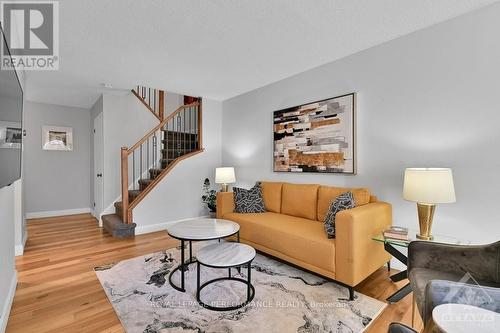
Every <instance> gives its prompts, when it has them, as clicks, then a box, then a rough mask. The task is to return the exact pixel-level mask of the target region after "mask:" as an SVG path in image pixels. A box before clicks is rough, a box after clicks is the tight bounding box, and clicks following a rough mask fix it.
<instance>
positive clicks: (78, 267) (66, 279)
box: [7, 214, 411, 333]
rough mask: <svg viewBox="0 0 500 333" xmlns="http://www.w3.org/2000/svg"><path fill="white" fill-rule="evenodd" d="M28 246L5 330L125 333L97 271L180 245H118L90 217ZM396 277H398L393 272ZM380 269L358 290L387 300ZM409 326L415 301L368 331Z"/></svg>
mask: <svg viewBox="0 0 500 333" xmlns="http://www.w3.org/2000/svg"><path fill="white" fill-rule="evenodd" d="M28 234H29V238H28V242H27V244H26V249H25V253H24V255H23V256H20V257H17V258H16V267H17V272H18V280H19V283H18V285H17V290H16V294H15V298H14V303H13V306H12V310H11V313H10V317H9V322H8V326H7V332H8V333H15V332H26V333H28V332H34V333H35V332H36V333H42V332H123V328H122V326H121V325H120V322H119V320H118V318H117V317H116V314H115V312H114V311H113V308H112V306H111V304H110V303H109V301H108V299H107V298H106V295H105V294H104V291H103V290H102V288H101V285H100V284H99V282H98V280H97V278H96V276H95V273H94V271H93V268H94V267H95V266H98V265H102V264H107V263H111V262H116V261H120V260H123V259H127V258H133V257H137V256H140V255H144V254H148V253H152V252H156V251H160V250H164V249H167V248H171V247H174V246H176V245H178V241H176V240H174V239H172V238H170V237H169V236H168V235H167V234H166V232H155V233H151V234H146V235H140V236H136V237H135V238H134V239H127V240H117V239H113V238H112V237H111V236H109V235H108V234H106V233H104V232H103V231H102V230H101V229H100V228H99V227H98V225H97V221H96V220H95V219H94V218H93V217H92V216H91V215H89V214H81V215H72V216H64V217H57V218H46V219H33V220H29V221H28ZM392 273H394V272H392ZM388 275H389V273H388V272H387V270H386V269H384V268H381V269H380V270H378V271H377V272H375V273H374V274H373V275H371V276H370V277H369V278H368V279H366V280H365V281H364V282H363V283H361V284H360V285H358V287H356V290H357V291H359V292H361V293H363V294H365V295H369V296H372V297H374V298H377V299H380V300H385V298H386V297H388V296H389V295H390V294H391V293H393V292H394V291H395V290H397V287H400V286H402V285H404V283H405V282H404V281H402V282H399V283H398V284H397V285H396V284H393V283H392V282H390V280H389V279H388ZM393 321H397V322H403V323H406V324H411V296H407V297H406V298H405V299H403V300H402V301H400V302H399V303H397V304H393V305H389V306H388V307H387V308H386V309H385V310H384V312H383V313H382V314H381V315H380V316H379V317H378V318H377V319H376V320H375V322H374V323H373V324H372V325H371V326H370V328H369V329H368V330H367V331H366V332H368V333H381V332H387V327H388V325H389V323H390V322H393Z"/></svg>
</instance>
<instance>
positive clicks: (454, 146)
mask: <svg viewBox="0 0 500 333" xmlns="http://www.w3.org/2000/svg"><path fill="white" fill-rule="evenodd" d="M499 17H500V5H498V4H497V5H494V6H490V7H488V8H486V9H484V10H480V11H477V12H473V13H470V14H467V15H465V16H462V17H459V18H456V19H453V20H451V21H448V22H445V23H442V24H439V25H437V26H434V27H431V28H428V29H425V30H421V31H418V32H416V33H413V34H411V35H409V36H406V37H402V38H399V39H396V40H394V41H391V42H388V43H385V44H383V45H380V46H376V47H374V48H371V49H369V50H366V51H363V52H360V53H358V54H355V55H352V56H349V57H347V58H344V59H341V60H339V61H335V62H332V63H329V64H326V65H324V66H321V67H318V68H316V69H313V70H310V71H307V72H305V73H302V74H299V75H296V76H293V77H291V78H288V79H285V80H283V81H280V82H277V83H274V84H271V85H268V86H266V87H263V88H260V89H257V90H255V91H252V92H249V93H247V94H244V95H241V96H238V97H235V98H233V99H230V100H227V101H225V102H224V103H223V136H222V142H223V144H222V147H223V153H222V162H223V164H224V165H226V166H234V167H236V178H237V180H238V183H239V184H242V185H251V184H252V183H254V182H255V181H256V180H283V181H290V182H300V183H321V184H330V185H338V186H367V187H369V188H371V190H372V191H373V193H374V194H376V195H378V196H379V197H380V199H382V200H386V201H389V202H391V203H392V204H393V205H394V224H396V225H404V226H410V227H412V228H415V229H417V228H418V222H417V216H416V208H415V204H414V203H410V202H406V201H403V199H402V195H401V193H402V187H403V178H402V175H403V171H404V169H405V168H406V167H415V166H416V167H418V166H437V167H451V168H453V171H454V176H455V186H456V192H457V203H456V204H448V205H444V204H443V205H439V206H438V207H437V211H436V216H435V220H434V222H435V223H434V227H433V231H434V233H435V234H445V235H450V236H455V237H457V238H462V239H469V240H472V241H474V242H479V243H483V242H492V241H495V240H498V239H499V235H500V223H499V222H500V210H498V199H499V198H500V186H499V184H500V172H499V169H500V155H499V154H498V144H499V143H500V131H499V123H500V112H499V102H498V91H499V87H500V75H499V73H500V39H499V38H498V31H500V20H499V19H498V18H499ZM350 92H357V93H358V109H357V110H358V112H357V140H358V142H357V148H358V154H357V157H358V174H357V175H356V176H342V175H333V174H330V175H326V174H284V173H273V171H272V165H273V163H272V149H273V137H272V112H273V111H274V110H278V109H282V108H285V107H291V106H295V105H299V104H303V103H306V102H310V101H315V100H320V99H324V98H329V97H334V96H338V95H341V94H345V93H350Z"/></svg>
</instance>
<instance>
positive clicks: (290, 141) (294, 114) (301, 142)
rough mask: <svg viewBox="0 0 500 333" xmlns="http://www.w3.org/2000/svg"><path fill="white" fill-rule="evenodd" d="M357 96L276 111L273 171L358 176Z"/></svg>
mask: <svg viewBox="0 0 500 333" xmlns="http://www.w3.org/2000/svg"><path fill="white" fill-rule="evenodd" d="M355 114H356V94H355V93H351V94H347V95H342V96H338V97H333V98H329V99H325V100H321V101H317V102H312V103H308V104H304V105H299V106H295V107H291V108H287V109H284V110H279V111H275V112H274V171H275V172H318V173H340V174H351V175H354V174H356V147H355V143H356V142H355V134H356V133H355V129H356V126H355Z"/></svg>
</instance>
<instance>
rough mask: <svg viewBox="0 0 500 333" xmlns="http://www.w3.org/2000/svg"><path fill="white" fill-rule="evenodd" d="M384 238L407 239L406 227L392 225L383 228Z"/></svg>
mask: <svg viewBox="0 0 500 333" xmlns="http://www.w3.org/2000/svg"><path fill="white" fill-rule="evenodd" d="M384 238H387V239H395V240H402V241H408V240H409V238H408V228H403V227H396V226H392V227H391V228H389V229H387V230H384Z"/></svg>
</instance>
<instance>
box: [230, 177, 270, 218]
mask: <svg viewBox="0 0 500 333" xmlns="http://www.w3.org/2000/svg"><path fill="white" fill-rule="evenodd" d="M233 191H234V210H235V211H236V212H237V213H264V212H265V211H266V209H265V207H264V201H263V200H262V189H261V188H260V184H255V186H254V187H252V188H251V189H249V190H246V189H244V188H239V187H234V188H233Z"/></svg>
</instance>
